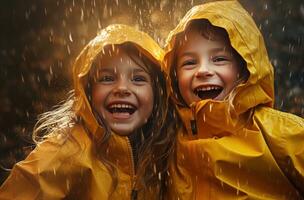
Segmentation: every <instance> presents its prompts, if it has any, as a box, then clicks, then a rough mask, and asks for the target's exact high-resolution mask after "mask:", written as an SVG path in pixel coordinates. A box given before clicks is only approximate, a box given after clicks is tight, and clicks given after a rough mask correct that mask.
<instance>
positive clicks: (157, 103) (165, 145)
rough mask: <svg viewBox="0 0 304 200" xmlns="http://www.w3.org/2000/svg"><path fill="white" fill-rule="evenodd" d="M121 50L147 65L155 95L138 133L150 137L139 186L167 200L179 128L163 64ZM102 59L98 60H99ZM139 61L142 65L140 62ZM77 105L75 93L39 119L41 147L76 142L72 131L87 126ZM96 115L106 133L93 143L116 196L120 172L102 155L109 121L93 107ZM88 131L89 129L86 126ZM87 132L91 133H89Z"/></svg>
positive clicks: (130, 48)
mask: <svg viewBox="0 0 304 200" xmlns="http://www.w3.org/2000/svg"><path fill="white" fill-rule="evenodd" d="M119 48H122V49H123V50H124V51H125V52H126V53H127V54H128V55H129V56H130V58H131V59H132V60H133V61H134V62H136V63H138V64H140V65H142V63H143V64H144V65H145V67H146V68H147V69H148V71H149V73H150V76H151V77H152V78H151V80H152V87H153V93H154V105H153V110H152V114H151V116H150V117H149V119H148V121H147V123H146V124H145V125H144V126H143V127H141V128H139V129H138V130H136V132H138V133H143V134H144V136H145V137H146V138H145V140H144V141H143V143H142V144H141V145H140V147H139V154H138V155H139V158H138V162H137V174H138V179H137V183H136V184H140V185H143V186H144V187H143V190H144V191H146V190H150V189H151V188H157V189H158V194H159V199H162V198H164V192H165V187H164V183H165V182H164V181H165V177H166V172H167V169H168V158H169V155H170V154H171V152H172V151H173V149H174V143H175V132H176V131H175V128H174V127H173V126H175V123H174V118H175V116H174V114H175V113H174V112H173V107H171V106H172V104H168V92H167V90H166V77H165V75H164V73H163V72H162V70H161V68H160V67H159V66H158V65H159V64H158V63H156V62H152V60H151V59H150V58H148V57H147V56H145V55H144V54H143V53H141V52H140V50H139V49H138V48H137V47H136V46H135V45H134V44H131V43H124V44H122V45H119ZM99 56H100V55H99ZM99 56H96V58H98V57H99ZM139 60H140V61H141V62H139ZM94 70H96V66H94V63H93V65H92V67H91V70H90V73H89V74H88V75H87V76H88V78H89V82H88V85H87V88H86V94H87V98H88V100H89V102H91V87H90V86H91V83H90V81H94V80H93V79H92V77H90V74H92V72H91V71H94ZM75 101H76V99H75V94H74V91H73V90H72V91H71V92H70V96H69V97H68V98H67V99H66V100H65V101H64V102H62V103H60V104H59V105H57V106H56V107H55V108H54V109H53V110H51V111H49V112H45V113H43V114H41V115H40V116H39V117H38V121H37V123H36V125H35V127H34V130H33V136H32V137H33V140H34V141H35V142H36V143H37V144H38V143H39V142H42V141H43V140H45V139H46V138H49V137H57V136H62V135H63V136H65V138H71V139H73V136H72V135H70V134H69V133H70V132H69V130H70V128H71V127H73V126H74V125H75V124H81V123H82V124H83V123H84V122H83V120H82V119H81V117H78V116H77V115H76V113H75V111H74V109H73V105H74V103H75ZM92 111H93V114H94V116H95V117H96V119H97V121H98V123H99V124H100V125H101V126H102V127H103V128H104V132H105V134H104V136H103V138H102V139H101V140H98V141H96V140H92V142H93V144H94V148H95V154H96V157H97V159H100V160H101V161H102V162H103V163H104V165H105V166H106V168H107V169H108V170H109V172H110V174H111V176H112V179H113V181H112V191H111V192H110V194H112V193H113V192H114V191H115V188H116V187H117V184H118V178H117V171H116V169H115V165H114V164H113V163H111V162H110V161H109V160H107V159H106V158H105V156H104V153H106V152H103V151H100V149H105V148H104V147H105V146H106V145H107V142H108V140H109V138H110V137H111V131H110V129H109V127H108V126H107V123H106V122H105V120H104V119H103V118H102V116H99V115H98V114H97V112H96V111H94V109H93V107H92ZM83 125H84V124H83ZM84 127H85V128H86V126H85V125H84ZM86 130H87V131H89V130H88V129H86ZM88 133H89V132H88ZM75 141H76V140H75ZM76 142H77V141H76ZM143 194H145V192H143Z"/></svg>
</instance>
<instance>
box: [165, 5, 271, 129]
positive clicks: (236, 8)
mask: <svg viewBox="0 0 304 200" xmlns="http://www.w3.org/2000/svg"><path fill="white" fill-rule="evenodd" d="M195 19H207V20H208V21H209V22H210V23H211V24H212V25H214V26H218V27H221V28H224V29H225V30H226V31H227V33H228V35H229V39H230V42H231V45H232V47H233V48H234V49H235V50H236V51H237V52H238V53H239V54H240V55H241V57H242V58H243V59H244V60H245V62H246V65H247V69H248V71H249V73H250V75H249V78H248V80H247V81H246V82H245V83H243V84H240V85H238V86H237V87H236V88H235V94H236V95H235V97H234V99H233V102H231V103H232V105H233V106H234V109H229V101H228V100H225V101H214V100H202V101H200V102H197V103H196V104H194V105H192V106H191V108H190V109H189V108H188V107H183V106H182V103H181V100H180V99H178V98H177V97H176V95H174V91H173V89H172V88H173V87H172V86H171V88H170V91H171V97H172V98H173V100H174V101H175V102H176V103H177V107H178V110H179V114H180V116H181V119H182V121H183V122H184V124H185V126H186V127H191V126H190V121H191V120H193V119H194V120H196V119H197V118H198V114H199V113H202V114H201V115H200V118H201V119H200V120H202V121H200V122H197V123H200V126H201V124H203V123H205V122H206V123H208V124H209V126H211V127H213V129H214V130H217V129H219V130H218V131H216V132H221V131H220V130H222V129H224V128H227V127H230V128H233V127H235V126H236V124H238V122H237V121H238V118H240V117H241V115H243V114H244V113H246V112H247V111H249V110H250V109H252V108H254V107H256V106H258V105H261V104H262V105H266V106H269V107H272V106H273V99H274V84H273V67H272V65H271V63H270V61H269V59H268V56H267V51H266V48H265V44H264V41H263V37H262V35H261V33H260V31H259V29H258V28H257V27H256V25H255V23H254V21H253V20H252V18H251V16H250V15H249V13H248V12H247V11H246V10H245V9H244V8H243V7H242V6H241V5H240V4H239V3H238V2H237V1H234V0H232V1H217V2H211V3H206V4H202V5H198V6H195V7H193V8H192V9H191V10H190V11H188V13H187V14H186V15H185V16H184V18H183V19H182V20H181V21H180V23H179V24H178V25H177V26H176V28H175V29H174V30H172V31H171V32H170V33H169V35H168V37H167V40H166V45H165V56H164V62H163V63H164V65H165V68H166V70H167V73H170V70H171V68H172V67H174V66H172V65H173V63H174V62H173V59H174V46H175V42H176V41H175V40H176V36H177V35H178V34H180V33H182V32H184V31H185V29H186V28H187V25H188V24H189V23H190V22H191V21H192V20H195ZM170 78H172V77H170ZM169 82H170V83H171V81H169ZM208 110H209V111H211V110H212V112H209V111H208ZM208 113H209V114H208ZM202 116H203V117H202ZM215 116H217V117H218V118H216V117H215ZM223 117H224V118H226V120H224V121H223ZM204 120H205V122H203V121H204ZM233 129H234V128H233ZM198 132H199V131H198Z"/></svg>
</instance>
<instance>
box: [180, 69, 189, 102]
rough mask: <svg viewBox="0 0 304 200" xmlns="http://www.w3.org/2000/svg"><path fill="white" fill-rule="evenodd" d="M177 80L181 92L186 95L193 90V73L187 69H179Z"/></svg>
mask: <svg viewBox="0 0 304 200" xmlns="http://www.w3.org/2000/svg"><path fill="white" fill-rule="evenodd" d="M177 81H178V88H179V91H180V94H181V95H182V97H184V96H185V95H186V94H187V93H188V92H189V90H191V85H190V84H191V74H190V73H189V72H187V71H179V72H178V74H177Z"/></svg>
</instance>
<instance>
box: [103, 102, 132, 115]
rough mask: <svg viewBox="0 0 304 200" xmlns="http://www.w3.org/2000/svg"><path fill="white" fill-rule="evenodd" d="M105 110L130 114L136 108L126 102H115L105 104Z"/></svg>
mask: <svg viewBox="0 0 304 200" xmlns="http://www.w3.org/2000/svg"><path fill="white" fill-rule="evenodd" d="M107 110H108V111H109V112H110V113H112V114H116V113H117V114H129V115H132V114H133V113H134V112H135V111H136V110H137V108H136V107H135V106H133V105H131V104H127V103H117V104H110V105H109V106H107Z"/></svg>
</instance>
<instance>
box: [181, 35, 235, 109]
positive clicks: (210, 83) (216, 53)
mask: <svg viewBox="0 0 304 200" xmlns="http://www.w3.org/2000/svg"><path fill="white" fill-rule="evenodd" d="M181 44H182V45H181V46H180V47H179V48H178V50H177V62H176V63H177V66H176V72H177V79H178V87H179V91H180V94H181V96H182V97H183V99H184V101H185V102H186V104H187V105H190V104H191V103H193V102H197V101H200V100H202V99H215V100H223V99H224V98H225V97H226V96H227V95H228V94H229V93H230V92H231V90H232V89H233V88H234V87H235V83H236V81H237V80H238V73H239V67H238V63H237V60H236V58H235V56H234V55H233V53H232V52H233V50H232V47H231V46H230V44H229V42H228V41H226V40H224V39H221V38H216V40H214V39H212V40H210V39H206V38H205V37H204V36H202V34H201V33H200V32H199V31H198V30H195V29H194V30H191V31H188V32H187V33H186V35H185V41H183V43H181Z"/></svg>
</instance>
